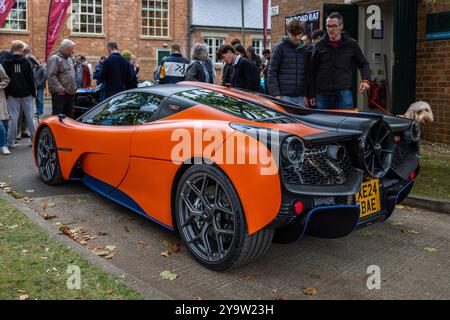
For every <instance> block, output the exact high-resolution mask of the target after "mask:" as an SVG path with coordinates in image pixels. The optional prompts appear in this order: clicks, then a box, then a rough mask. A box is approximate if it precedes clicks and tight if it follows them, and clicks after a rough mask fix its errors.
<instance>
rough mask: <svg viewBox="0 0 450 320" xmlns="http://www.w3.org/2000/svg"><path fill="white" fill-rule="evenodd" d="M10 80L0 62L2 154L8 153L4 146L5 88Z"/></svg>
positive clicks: (0, 136) (0, 133) (5, 131)
mask: <svg viewBox="0 0 450 320" xmlns="http://www.w3.org/2000/svg"><path fill="white" fill-rule="evenodd" d="M10 81H11V80H10V79H9V77H8V76H7V75H6V72H5V69H3V66H2V65H1V64H0V152H1V153H2V154H10V152H9V149H8V147H7V146H6V134H7V132H8V120H9V114H8V108H7V106H6V96H5V88H6V87H7V86H8V85H9V82H10Z"/></svg>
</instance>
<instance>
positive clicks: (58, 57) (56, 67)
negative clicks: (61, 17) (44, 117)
mask: <svg viewBox="0 0 450 320" xmlns="http://www.w3.org/2000/svg"><path fill="white" fill-rule="evenodd" d="M74 47H75V42H73V41H72V40H69V39H64V40H63V41H62V42H61V46H60V47H59V50H58V51H57V52H55V53H54V54H53V55H52V56H51V58H50V59H49V60H48V63H47V77H48V89H49V91H50V94H51V95H52V114H54V115H55V114H65V115H68V116H70V115H71V114H72V108H73V103H74V98H75V93H76V91H77V85H76V78H75V68H74V64H73V60H72V58H71V56H72V54H73V51H74Z"/></svg>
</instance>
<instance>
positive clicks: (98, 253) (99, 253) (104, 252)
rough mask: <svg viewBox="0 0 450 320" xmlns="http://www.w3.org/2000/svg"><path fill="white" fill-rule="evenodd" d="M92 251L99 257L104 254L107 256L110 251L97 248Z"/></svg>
mask: <svg viewBox="0 0 450 320" xmlns="http://www.w3.org/2000/svg"><path fill="white" fill-rule="evenodd" d="M93 252H94V253H95V254H96V255H98V256H100V257H104V256H107V255H109V254H110V252H109V251H107V250H99V251H93Z"/></svg>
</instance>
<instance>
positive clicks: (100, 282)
mask: <svg viewBox="0 0 450 320" xmlns="http://www.w3.org/2000/svg"><path fill="white" fill-rule="evenodd" d="M69 265H72V266H78V267H79V268H80V271H81V273H80V275H81V276H80V287H81V288H80V289H79V290H77V289H68V286H67V281H68V279H69V277H70V276H71V275H73V272H72V273H67V270H68V267H69ZM0 266H1V272H0V299H1V300H4V299H22V300H25V299H28V300H31V299H39V300H51V299H58V300H65V299H83V300H84V299H89V300H90V299H95V300H97V299H99V300H103V299H114V300H115V299H143V297H142V296H141V295H139V294H138V293H136V292H135V291H134V290H132V289H130V288H128V287H127V286H125V285H124V284H123V283H122V282H121V281H120V280H119V279H117V278H114V277H112V276H110V275H108V274H107V273H106V272H104V271H102V270H100V269H99V268H98V267H95V266H93V265H91V264H90V263H88V262H87V261H86V260H84V259H82V258H81V257H80V256H78V255H77V254H76V253H74V252H72V251H71V250H70V249H68V248H67V247H65V246H64V245H62V244H60V243H58V242H56V241H55V240H53V239H51V238H50V237H49V235H48V234H46V233H45V232H44V231H42V230H41V229H40V228H39V227H37V226H36V225H34V224H33V222H31V221H30V220H29V219H28V218H27V217H25V216H24V215H23V214H21V213H20V212H19V211H17V210H16V209H15V208H13V207H11V206H10V205H8V204H7V203H6V202H5V201H4V200H2V199H0ZM71 283H75V282H71Z"/></svg>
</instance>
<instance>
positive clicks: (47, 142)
mask: <svg viewBox="0 0 450 320" xmlns="http://www.w3.org/2000/svg"><path fill="white" fill-rule="evenodd" d="M35 150H36V160H37V165H38V170H39V176H40V177H41V179H42V180H43V181H44V182H45V183H47V184H50V185H55V184H60V183H62V182H64V179H63V177H62V173H61V166H60V164H59V158H58V150H57V148H56V142H55V138H54V137H53V133H52V131H51V130H50V128H49V127H46V128H44V129H42V130H41V131H40V132H39V136H38V138H37V142H36V149H35Z"/></svg>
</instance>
